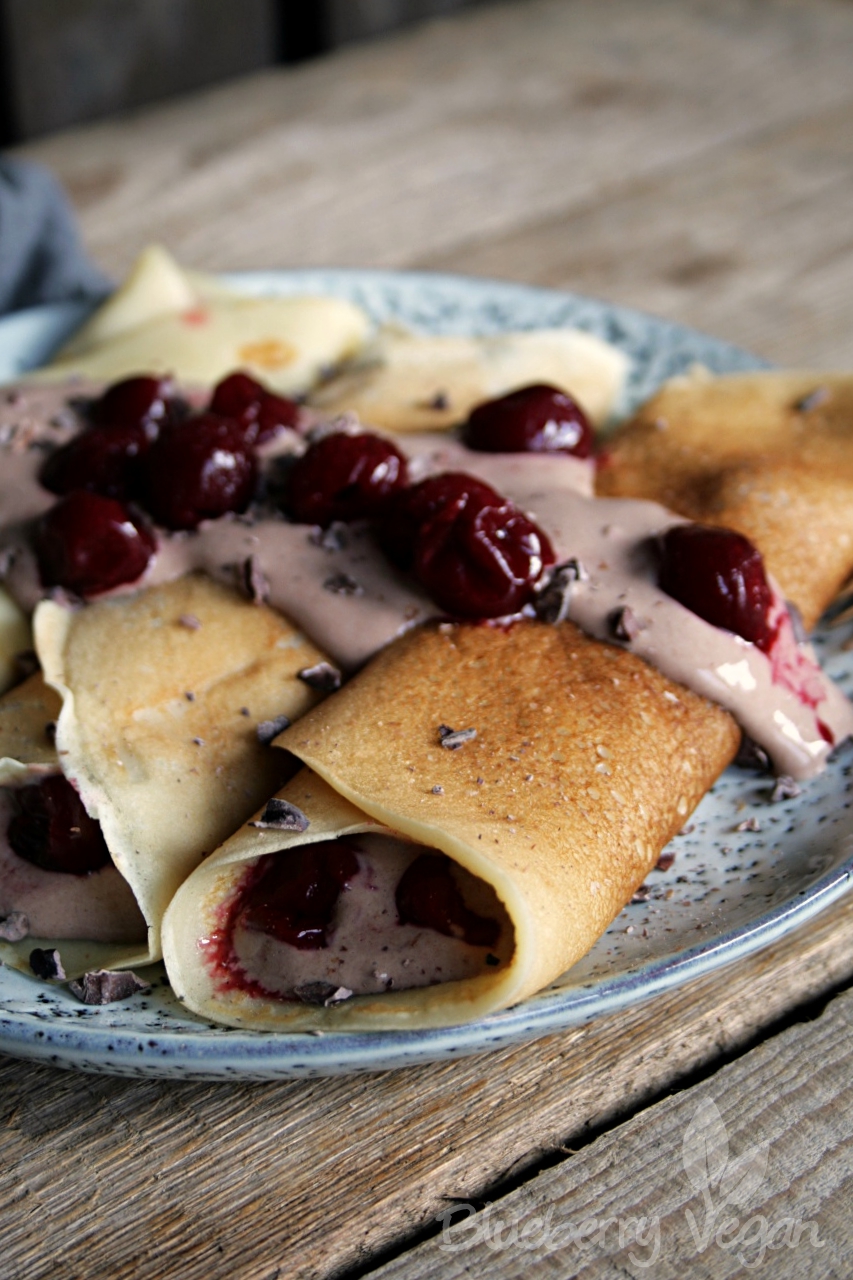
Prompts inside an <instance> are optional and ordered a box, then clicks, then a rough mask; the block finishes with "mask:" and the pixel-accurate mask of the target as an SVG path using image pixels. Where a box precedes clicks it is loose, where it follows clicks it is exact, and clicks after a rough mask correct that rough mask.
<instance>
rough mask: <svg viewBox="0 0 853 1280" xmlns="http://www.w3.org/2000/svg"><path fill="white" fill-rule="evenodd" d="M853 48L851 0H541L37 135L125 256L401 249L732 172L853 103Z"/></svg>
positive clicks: (115, 255) (119, 259) (373, 257)
mask: <svg viewBox="0 0 853 1280" xmlns="http://www.w3.org/2000/svg"><path fill="white" fill-rule="evenodd" d="M851 48H853V12H851V10H850V8H849V6H848V5H845V4H840V3H837V2H836V0H814V2H813V3H811V4H809V5H802V4H800V3H792V2H791V0H764V2H759V0H719V2H718V3H715V4H713V5H704V4H700V3H692V4H689V5H685V4H683V3H680V0H609V2H608V4H607V6H606V7H605V8H602V6H600V5H597V4H595V3H592V2H591V0H576V2H575V3H572V4H565V3H563V2H562V0H526V2H525V3H515V4H496V5H490V6H488V7H484V8H482V9H475V10H471V11H468V12H464V13H461V14H457V15H455V16H454V17H451V18H446V19H444V20H440V21H436V22H433V23H430V24H428V25H427V26H425V27H422V28H420V29H418V30H415V31H413V32H411V33H407V34H405V35H399V36H396V37H394V38H392V39H389V40H387V41H382V42H379V43H377V44H368V45H363V46H357V47H353V48H351V49H348V50H345V51H343V52H341V53H339V54H336V55H334V56H332V57H329V58H326V59H323V60H320V61H318V62H315V63H312V64H310V65H306V66H303V67H300V68H296V69H282V70H278V71H271V72H266V73H261V74H259V75H257V76H254V77H251V78H247V79H246V80H242V81H238V82H236V83H235V84H233V85H229V86H225V87H222V88H218V89H216V90H213V91H210V92H206V93H199V94H196V95H193V96H191V97H189V98H187V99H185V100H179V101H177V102H175V103H174V104H171V105H168V106H164V107H160V108H157V109H151V110H146V111H143V112H139V113H138V114H136V115H134V116H132V117H130V118H127V119H123V120H116V121H114V122H109V123H104V124H101V125H97V126H92V127H89V128H82V129H77V130H73V131H70V132H67V133H64V134H59V135H56V136H55V137H54V138H52V139H47V140H45V141H44V142H41V143H39V144H37V145H31V146H29V147H27V148H25V149H24V151H25V154H28V155H31V156H33V157H35V158H38V159H41V160H43V161H44V162H46V163H48V164H50V165H51V166H53V167H54V168H55V170H56V171H57V172H58V174H59V176H60V177H61V178H62V179H63V180H64V181H65V183H66V185H67V186H68V188H69V190H70V192H71V195H72V197H73V198H74V199H75V202H76V204H77V207H78V211H79V214H80V219H81V225H82V229H83V232H84V235H85V239H86V241H87V244H88V246H89V248H90V249H91V250H92V252H93V254H94V255H95V257H96V258H97V259H98V260H99V262H100V263H101V265H102V266H104V267H105V268H106V269H108V270H110V271H112V272H115V273H116V274H121V273H122V272H123V271H124V270H125V269H126V268H127V266H128V265H129V263H130V261H131V260H132V258H133V257H134V256H135V254H136V253H137V252H138V251H139V249H140V248H141V247H142V246H143V245H145V244H146V243H148V242H149V241H150V240H152V239H157V240H160V241H162V242H163V243H165V244H166V245H167V246H168V247H169V248H170V249H172V250H173V251H174V252H175V253H176V254H177V255H178V256H179V257H180V258H181V259H182V260H183V261H185V262H186V263H187V264H188V265H191V266H199V267H209V268H214V269H225V268H232V269H237V268H251V267H281V266H300V265H307V264H320V265H329V264H338V263H349V264H355V265H362V266H390V267H398V266H406V265H409V264H410V263H412V262H413V261H423V260H425V259H426V258H427V255H437V254H439V253H445V252H449V251H451V250H453V249H455V248H456V247H458V246H461V245H466V244H469V245H470V244H471V243H474V242H477V241H483V240H488V239H490V238H492V237H496V236H501V235H504V234H507V233H508V232H512V231H514V230H516V229H517V228H518V227H519V226H527V225H530V224H531V221H536V220H537V219H538V220H541V219H544V218H548V217H551V216H555V215H558V216H563V215H564V214H565V213H566V211H568V210H571V211H578V210H583V209H590V210H591V209H595V208H605V207H606V206H607V204H608V202H609V200H610V199H611V198H612V196H613V193H614V192H618V191H619V190H620V189H621V188H622V187H623V186H624V184H625V183H626V182H629V181H637V180H641V179H645V180H646V181H647V182H648V183H650V184H651V185H652V186H654V184H656V183H657V182H659V181H660V180H661V179H662V177H663V176H664V175H666V174H668V173H669V172H671V171H672V170H673V169H674V168H678V167H679V166H681V165H684V164H688V163H689V162H690V161H691V160H693V161H698V160H699V158H702V163H703V164H704V165H705V166H706V168H707V171H708V175H709V182H711V183H712V184H713V174H714V172H715V170H716V168H717V166H718V165H723V167H724V164H723V160H722V155H723V152H724V150H725V148H726V147H728V146H730V145H732V144H733V143H735V142H736V141H737V140H738V139H745V138H755V139H760V138H761V137H762V136H763V135H764V134H765V133H766V132H767V131H768V130H772V129H774V128H777V129H778V128H780V127H782V126H783V125H785V124H792V123H793V122H795V121H798V120H809V119H812V118H814V117H815V116H817V115H818V114H819V113H820V112H826V111H831V110H832V109H834V108H838V107H840V106H841V105H842V104H846V103H849V102H850V99H851V92H853V91H851V86H850V78H849V65H850V55H851ZM744 176H745V178H746V181H747V186H746V188H745V190H746V191H748V192H752V193H754V195H755V197H756V199H759V198H760V193H761V185H762V177H761V174H760V173H755V172H751V171H745V175H744ZM720 178H721V180H724V178H725V174H724V172H723V173H721V174H720ZM712 190H715V203H717V202H718V201H722V202H723V203H724V199H725V197H724V191H725V188H722V189H720V188H714V187H713V185H712ZM685 217H686V218H689V210H685ZM685 234H688V232H686V231H685ZM623 246H624V242H623ZM493 269H494V270H496V271H497V272H498V273H499V274H506V273H507V271H509V272H510V273H511V272H512V262H511V259H510V258H509V256H507V257H506V258H505V261H504V264H503V265H502V264H501V262H500V261H498V262H495V263H494V267H493Z"/></svg>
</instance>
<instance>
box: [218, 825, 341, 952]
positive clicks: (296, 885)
mask: <svg viewBox="0 0 853 1280" xmlns="http://www.w3.org/2000/svg"><path fill="white" fill-rule="evenodd" d="M357 872H358V858H357V857H356V855H355V853H354V852H353V851H352V849H350V848H349V846H348V845H347V844H345V843H344V841H342V840H323V841H320V842H319V843H318V844H310V845H306V846H304V847H303V848H301V849H295V850H293V852H292V853H288V854H287V855H284V854H278V855H277V856H275V857H272V856H271V857H269V859H268V860H267V861H266V866H265V867H264V868H263V869H262V872H261V875H260V876H259V878H258V879H257V880H255V881H254V883H253V884H252V885H251V887H250V888H249V889H247V891H246V893H245V894H244V896H243V899H242V902H241V904H240V909H239V912H238V913H237V915H236V916H235V920H234V923H235V927H240V926H242V927H243V928H246V929H253V930H256V931H257V932H259V933H266V934H269V935H270V936H271V937H273V938H277V939H278V940H279V942H287V943H289V944H290V946H292V947H298V948H299V950H300V951H316V950H319V949H320V948H321V947H325V946H326V945H327V936H326V935H327V930H328V928H329V925H330V924H331V922H332V917H333V915H334V911H335V906H336V904H337V901H338V897H339V896H340V893H341V890H342V889H343V888H344V886H345V885H347V884H349V882H350V880H352V878H353V876H355V875H356V874H357Z"/></svg>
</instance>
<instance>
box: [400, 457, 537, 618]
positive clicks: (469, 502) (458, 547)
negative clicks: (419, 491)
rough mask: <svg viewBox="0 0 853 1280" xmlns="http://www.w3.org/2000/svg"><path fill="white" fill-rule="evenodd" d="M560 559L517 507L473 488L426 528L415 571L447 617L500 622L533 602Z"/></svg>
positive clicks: (418, 541)
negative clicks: (549, 569) (544, 574)
mask: <svg viewBox="0 0 853 1280" xmlns="http://www.w3.org/2000/svg"><path fill="white" fill-rule="evenodd" d="M441 478H442V477H439V479H441ZM555 558H556V557H555V555H554V549H553V547H552V546H551V543H550V541H549V540H548V538H547V536H546V535H545V534H544V533H543V532H542V530H541V529H540V528H539V527H538V526H537V525H536V524H534V523H533V521H532V520H530V519H529V518H528V517H527V516H526V515H525V514H524V513H523V512H522V511H519V509H518V508H517V507H516V506H514V505H513V503H511V502H509V501H507V499H505V498H501V497H499V496H498V498H497V502H496V501H495V498H494V496H492V497H488V498H485V499H484V498H483V497H482V496H481V495H479V494H475V493H472V491H471V489H470V488H468V489H467V490H463V491H462V492H461V493H460V494H459V496H457V497H456V498H453V499H451V500H450V501H448V502H446V503H445V504H444V505H443V506H441V507H439V509H438V510H437V511H436V512H435V514H434V515H433V516H431V517H430V518H429V519H428V520H427V521H426V522H425V523H424V524H422V525H421V527H420V529H419V530H418V532H417V534H416V536H415V542H414V559H413V566H412V567H413V570H414V573H415V575H416V577H417V578H418V579H419V580H420V582H421V583H422V585H423V586H424V587H425V588H426V590H427V591H428V593H429V594H430V596H431V597H432V599H433V600H434V601H435V602H436V604H437V605H439V607H440V608H442V609H444V610H445V611H446V612H447V613H449V614H452V615H454V616H455V617H458V618H500V617H505V616H507V615H509V614H513V613H518V611H519V610H520V609H521V608H523V606H524V605H526V604H528V603H529V602H530V601H531V600H532V598H533V591H534V587H535V585H536V583H537V582H538V581H539V579H540V578H541V576H542V572H543V570H544V569H545V568H546V567H547V566H548V565H550V564H553V563H554V560H555Z"/></svg>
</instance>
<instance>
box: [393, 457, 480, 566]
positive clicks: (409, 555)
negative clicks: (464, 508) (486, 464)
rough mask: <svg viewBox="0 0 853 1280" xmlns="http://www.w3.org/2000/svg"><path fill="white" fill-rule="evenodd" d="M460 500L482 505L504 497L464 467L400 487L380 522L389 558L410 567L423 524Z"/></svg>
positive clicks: (399, 564) (400, 564)
mask: <svg viewBox="0 0 853 1280" xmlns="http://www.w3.org/2000/svg"><path fill="white" fill-rule="evenodd" d="M460 500H461V501H464V502H477V503H479V504H480V505H481V506H485V505H492V506H500V505H501V504H502V503H503V501H504V499H503V498H502V497H501V496H500V494H499V493H497V491H496V490H495V489H493V488H492V487H491V485H488V484H486V483H485V481H484V480H477V479H476V478H475V477H474V476H469V475H467V474H466V473H465V472H464V471H446V472H445V473H444V474H443V475H438V476H429V478H428V479H426V480H421V481H420V483H419V484H415V485H412V486H411V488H408V489H400V490H398V492H397V493H395V494H394V495H393V496H392V497H391V499H390V501H389V502H388V504H387V505H386V507H385V508H384V509H383V511H382V516H381V520H380V522H379V524H378V526H377V533H378V536H379V542H380V544H381V546H382V549H383V551H384V552H385V554H386V555H387V556H388V558H389V560H391V562H392V563H393V564H396V565H397V567H398V568H400V569H411V567H412V564H413V562H414V558H415V539H416V538H417V535H418V533H419V532H420V530H421V527H422V526H423V525H425V524H426V523H427V522H428V521H429V520H431V519H432V517H433V516H434V515H435V514H436V512H437V511H440V510H441V508H442V507H444V506H446V505H447V504H448V503H451V502H457V501H460Z"/></svg>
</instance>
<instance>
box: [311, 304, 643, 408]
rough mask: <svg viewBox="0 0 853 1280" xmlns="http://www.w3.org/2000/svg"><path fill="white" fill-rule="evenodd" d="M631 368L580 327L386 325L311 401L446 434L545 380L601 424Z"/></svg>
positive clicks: (613, 349)
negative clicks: (494, 330) (418, 331)
mask: <svg viewBox="0 0 853 1280" xmlns="http://www.w3.org/2000/svg"><path fill="white" fill-rule="evenodd" d="M627 369H628V360H627V357H626V356H625V355H624V353H623V352H621V351H619V350H617V348H616V347H612V346H610V344H609V343H607V342H604V341H602V339H601V338H596V337H594V336H593V335H592V334H589V333H582V332H581V331H580V330H578V329H532V330H529V331H527V332H518V333H498V334H492V335H490V336H488V337H480V338H468V337H446V336H445V337H425V336H418V335H415V334H412V333H407V332H404V331H401V330H399V329H395V328H386V329H383V330H382V331H381V332H380V333H379V334H378V335H377V337H376V339H375V340H374V341H373V342H372V343H371V344H370V345H369V346H368V347H367V348H366V349H365V351H364V352H363V353H362V355H361V356H359V357H358V358H357V360H356V361H355V362H354V364H353V365H352V366H351V367H350V368H345V369H343V370H341V372H340V374H339V375H338V376H337V377H335V378H333V379H332V380H331V381H329V382H327V383H326V384H325V385H323V386H322V387H320V388H319V389H318V390H317V391H315V392H314V394H313V395H312V397H311V403H312V404H313V405H314V407H315V408H317V409H320V410H322V411H323V412H324V413H327V414H338V413H345V412H348V411H349V412H353V413H356V414H358V416H359V418H361V420H362V421H363V422H365V423H368V424H369V425H370V426H374V427H381V428H382V429H383V430H385V431H392V432H407V431H446V430H448V429H449V428H450V427H452V426H455V425H456V424H457V423H459V422H462V421H464V419H465V418H467V416H468V414H469V412H470V410H471V409H472V408H473V407H474V405H475V404H479V403H480V402H481V401H483V400H489V399H491V398H492V397H494V396H500V395H504V394H505V393H506V392H507V391H512V390H514V389H515V388H517V387H523V386H526V385H528V384H530V383H538V382H545V383H550V384H552V385H555V386H557V387H559V388H560V389H561V390H563V391H568V392H570V393H571V395H573V396H574V397H575V399H577V400H578V401H579V403H580V404H581V405H582V406H583V408H584V409H585V410H586V412H587V413H588V414H589V416H590V418H591V419H592V421H593V422H594V423H596V424H601V423H603V422H604V421H605V420H606V419H607V418H608V417H609V416H610V415H611V414H612V413H613V412H614V410H615V408H616V406H617V403H618V401H619V397H620V395H621V392H622V389H623V385H624V382H625V375H626V373H627Z"/></svg>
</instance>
